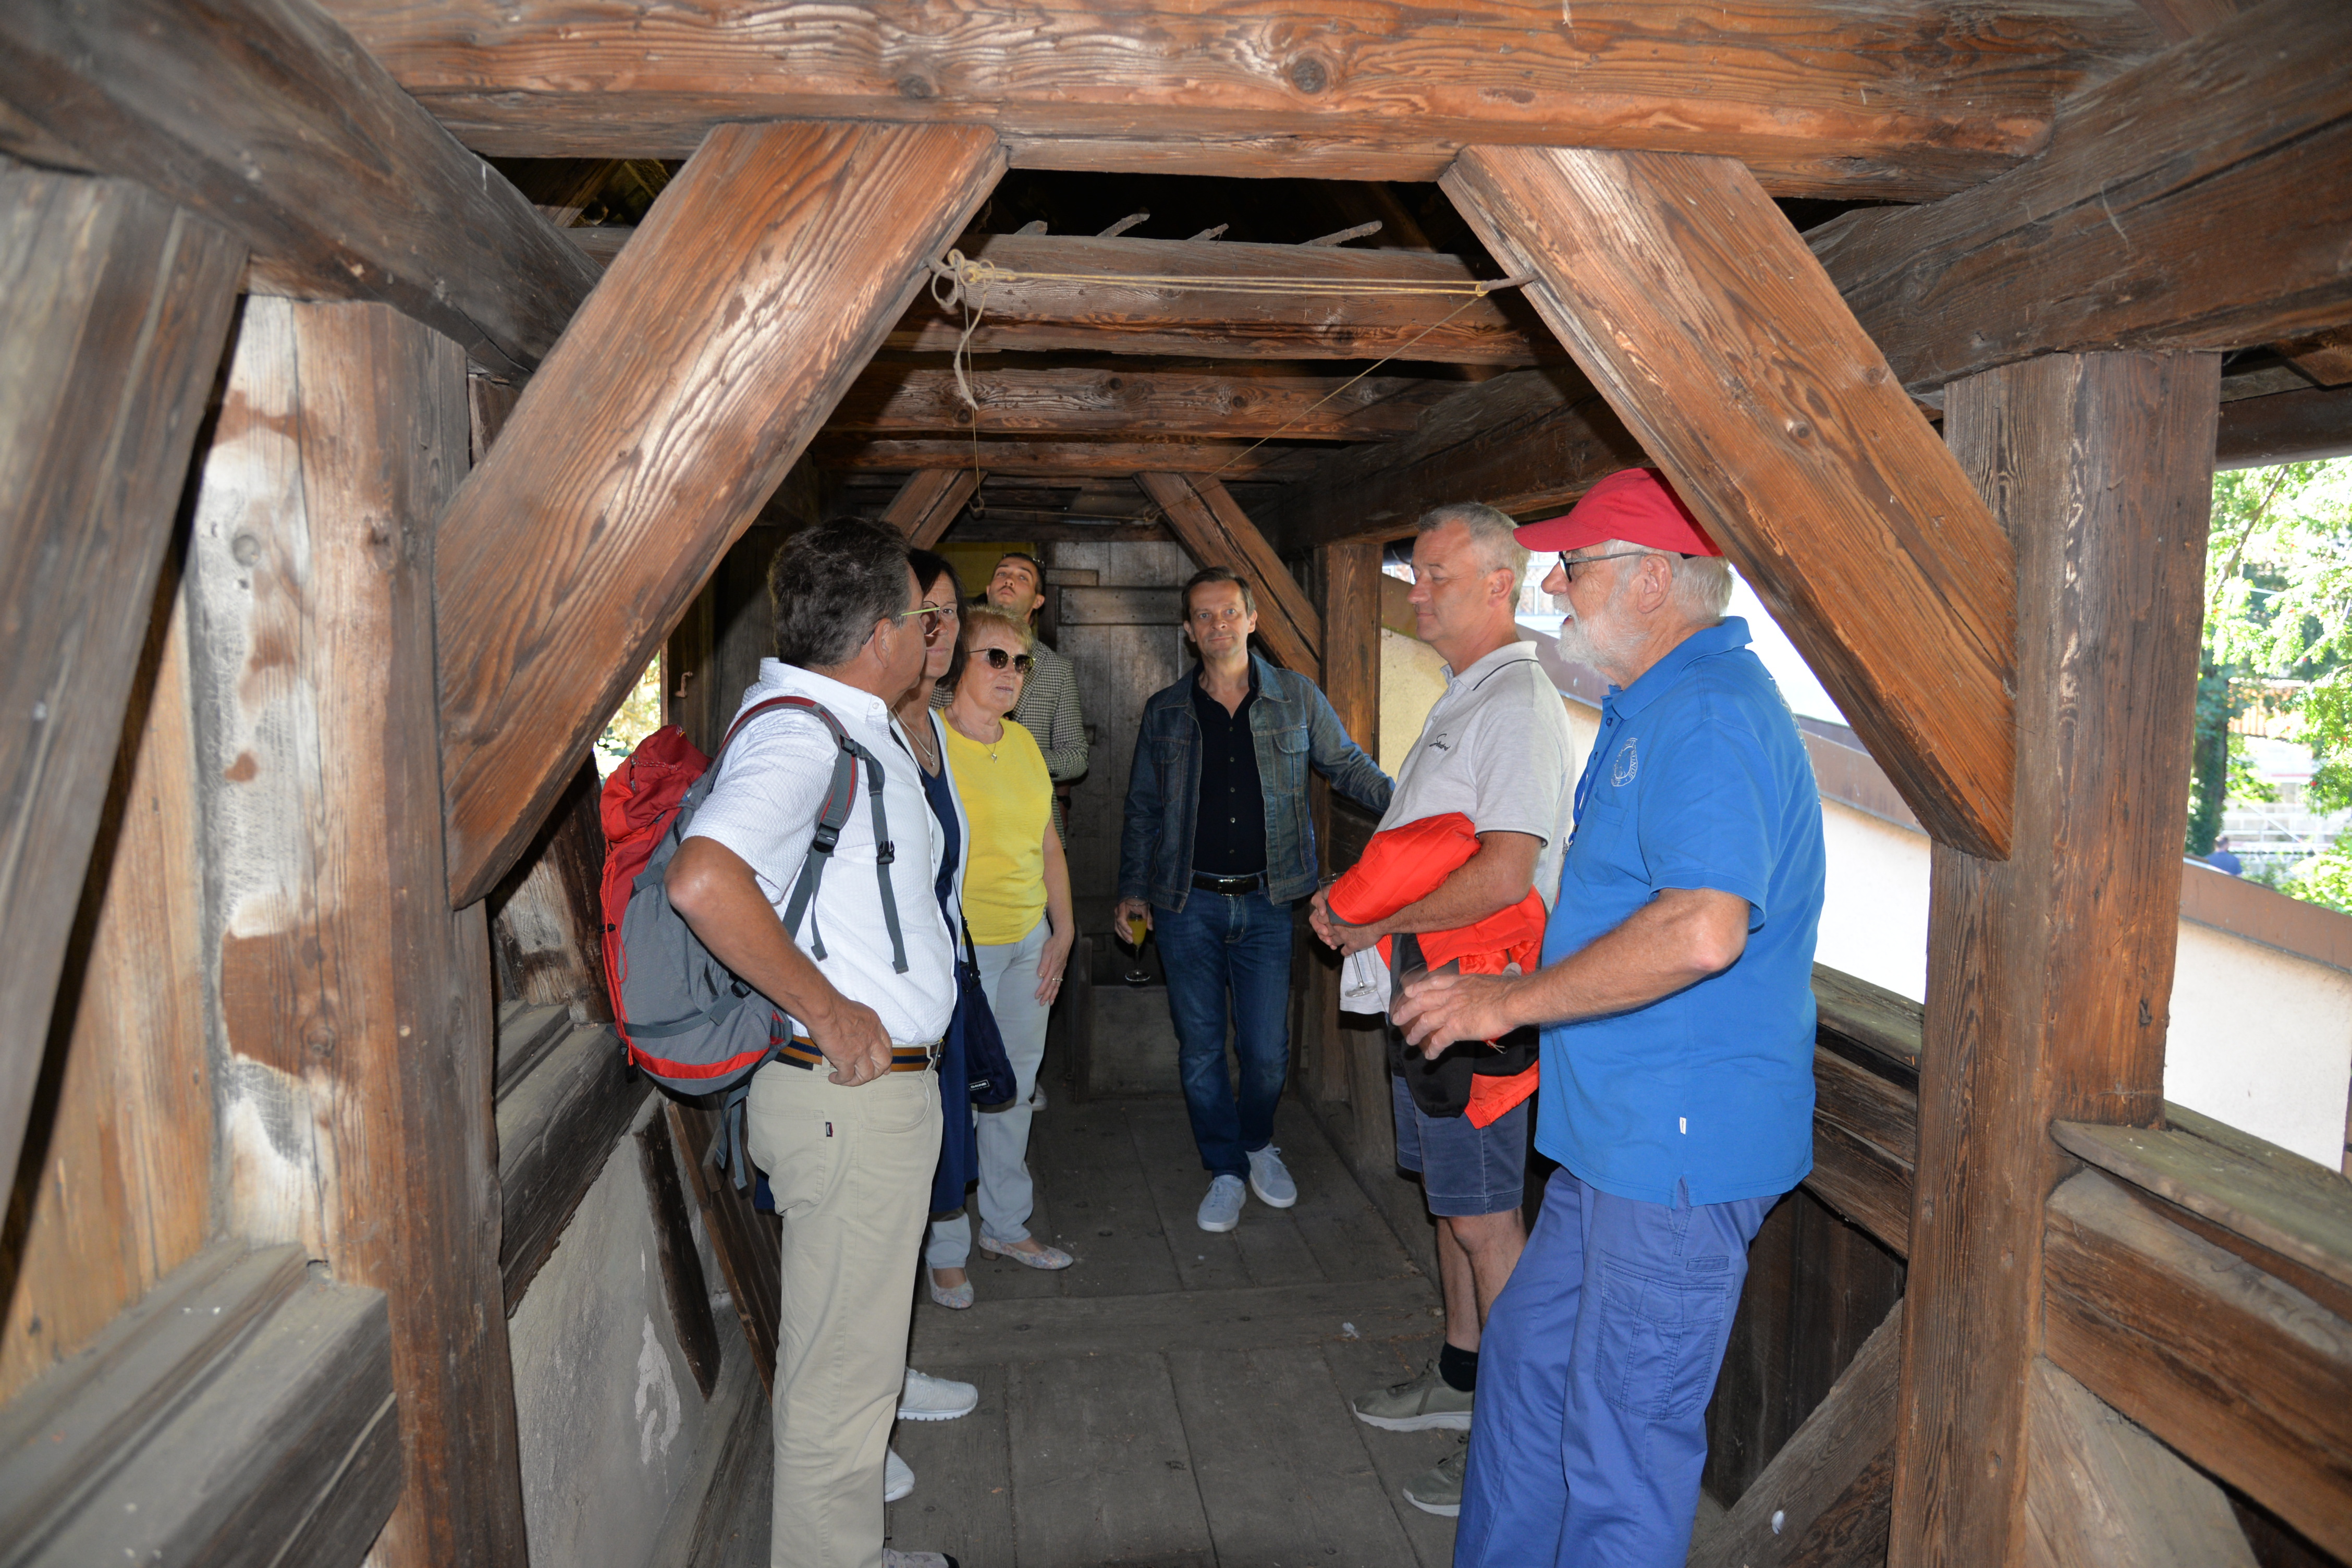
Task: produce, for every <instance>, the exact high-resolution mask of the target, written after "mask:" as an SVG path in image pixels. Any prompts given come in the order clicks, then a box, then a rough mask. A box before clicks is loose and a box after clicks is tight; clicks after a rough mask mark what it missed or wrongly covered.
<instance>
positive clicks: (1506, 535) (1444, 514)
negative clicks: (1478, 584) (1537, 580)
mask: <svg viewBox="0 0 2352 1568" xmlns="http://www.w3.org/2000/svg"><path fill="white" fill-rule="evenodd" d="M1449 522H1458V523H1460V524H1461V525H1462V527H1463V530H1464V531H1465V532H1466V533H1468V534H1469V535H1470V542H1471V543H1473V544H1475V546H1477V549H1478V554H1479V557H1480V559H1482V560H1484V561H1485V562H1486V570H1487V571H1489V572H1508V573H1509V574H1511V586H1512V588H1513V590H1514V591H1516V590H1517V587H1518V585H1519V583H1520V582H1521V580H1522V579H1524V578H1525V577H1526V576H1527V574H1528V547H1527V546H1526V545H1524V544H1521V543H1520V542H1518V539H1517V537H1516V531H1517V528H1518V526H1519V525H1518V524H1517V523H1516V522H1513V521H1511V516H1510V514H1509V513H1508V512H1506V511H1501V510H1496V508H1494V507H1491V506H1488V505H1486V503H1485V502H1484V501H1475V500H1457V501H1448V502H1446V503H1445V504H1444V506H1433V507H1431V508H1430V509H1429V510H1427V511H1425V512H1423V513H1422V514H1421V521H1419V522H1416V523H1414V524H1413V525H1412V531H1414V532H1415V533H1434V532H1435V531H1437V530H1439V529H1441V528H1444V526H1445V525H1446V524H1447V523H1449Z"/></svg>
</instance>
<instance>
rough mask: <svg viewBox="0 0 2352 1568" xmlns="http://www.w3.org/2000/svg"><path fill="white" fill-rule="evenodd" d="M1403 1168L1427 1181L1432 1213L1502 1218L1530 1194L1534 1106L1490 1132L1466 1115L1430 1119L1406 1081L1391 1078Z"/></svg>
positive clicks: (1515, 1111) (1522, 1107) (1520, 1107)
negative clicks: (1530, 1119)
mask: <svg viewBox="0 0 2352 1568" xmlns="http://www.w3.org/2000/svg"><path fill="white" fill-rule="evenodd" d="M1389 1095H1390V1099H1391V1102H1392V1103H1393V1104H1394V1106H1395V1109H1396V1142H1397V1163H1398V1164H1400V1165H1402V1166H1403V1167H1404V1168H1405V1169H1406V1170H1408V1171H1411V1172H1413V1173H1415V1174H1417V1175H1419V1176H1420V1177H1421V1186H1422V1191H1423V1193H1424V1194H1427V1196H1428V1198H1429V1212H1430V1213H1432V1214H1434V1215H1446V1216H1447V1217H1449V1218H1458V1217H1466V1216H1468V1215H1482V1214H1501V1213H1503V1212H1504V1211H1506V1210H1507V1209H1515V1208H1517V1207H1518V1206H1519V1205H1520V1203H1521V1202H1522V1201H1523V1200H1524V1199H1525V1197H1526V1195H1527V1182H1528V1106H1530V1105H1532V1104H1534V1103H1535V1102H1534V1101H1533V1100H1521V1101H1519V1102H1518V1104H1517V1105H1515V1106H1513V1107H1511V1109H1510V1110H1507V1111H1506V1112H1504V1113H1503V1115H1502V1116H1500V1117H1499V1118H1497V1119H1496V1121H1493V1122H1491V1123H1489V1124H1488V1125H1486V1126H1485V1127H1473V1126H1471V1125H1470V1119H1469V1118H1468V1117H1466V1116H1428V1115H1424V1114H1423V1112H1422V1109H1421V1107H1419V1106H1418V1105H1415V1104H1414V1103H1413V1102H1412V1091H1411V1090H1410V1089H1406V1088H1405V1086H1404V1079H1402V1078H1401V1077H1400V1076H1398V1075H1397V1074H1395V1073H1391V1074H1389Z"/></svg>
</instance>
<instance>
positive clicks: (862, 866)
mask: <svg viewBox="0 0 2352 1568" xmlns="http://www.w3.org/2000/svg"><path fill="white" fill-rule="evenodd" d="M768 585H769V591H770V593H771V594H772V595H773V597H774V601H775V605H776V651H777V654H778V656H779V657H778V658H772V659H763V660H761V665H760V679H759V681H758V682H757V683H756V684H755V685H753V686H752V688H751V689H750V690H749V691H747V692H745V693H744V695H743V708H744V709H749V708H751V706H753V705H754V704H757V703H760V702H764V701H767V700H770V699H772V698H775V697H783V696H800V697H806V698H809V699H811V700H814V701H816V702H818V703H821V704H822V705H823V706H824V708H825V709H826V710H828V711H830V712H831V713H832V714H833V716H834V717H835V719H837V720H839V721H840V722H841V726H842V728H843V729H844V730H845V731H847V732H848V734H849V736H850V737H851V738H852V739H853V740H855V741H856V742H857V743H858V744H859V745H861V746H863V747H864V748H865V749H866V752H869V753H870V754H871V755H873V756H874V757H876V758H878V759H880V760H881V763H882V774H883V788H882V806H883V814H884V821H885V825H886V826H885V831H886V833H887V836H888V839H889V842H890V844H891V846H892V854H891V856H890V858H889V859H888V860H887V861H885V860H884V859H883V858H882V855H881V852H880V849H879V847H878V846H877V838H876V834H875V830H874V816H873V813H872V810H871V807H870V803H869V801H868V798H867V795H866V779H865V778H864V777H862V776H861V777H860V779H859V781H858V790H857V802H856V806H855V807H854V808H853V809H852V811H851V813H850V816H849V820H848V822H847V823H846V824H845V825H844V826H843V827H842V830H841V838H840V842H839V844H838V845H837V846H836V847H835V850H834V852H833V858H832V861H831V864H830V866H829V867H828V868H827V871H826V874H825V876H824V882H823V885H822V887H821V888H820V889H819V891H818V893H817V896H816V899H815V900H814V904H813V905H812V907H811V908H810V910H809V911H808V913H807V915H806V916H805V918H804V919H803V922H802V927H801V941H800V942H795V941H794V940H793V936H792V935H791V933H789V932H788V931H785V929H784V926H783V922H782V919H781V918H780V917H781V913H782V908H783V904H784V900H786V899H787V898H789V897H790V895H791V892H792V889H793V883H794V882H795V881H796V880H797V879H799V876H800V870H801V865H802V862H803V860H805V859H806V858H807V857H808V852H809V846H810V844H811V843H812V842H813V841H814V837H815V832H816V822H817V817H818V815H819V814H820V812H821V811H822V809H823V807H824V797H825V794H826V790H827V786H828V785H829V784H830V782H831V780H832V777H833V768H834V759H835V755H836V748H835V744H834V741H833V737H832V735H831V733H830V732H829V731H827V730H826V729H825V728H824V725H823V724H822V723H821V722H819V721H817V720H815V719H814V718H812V717H810V716H808V715H806V714H804V713H798V712H793V711H791V710H775V711H772V712H769V713H765V714H762V715H761V716H760V717H759V718H758V719H755V720H753V721H751V724H750V725H749V726H748V727H747V728H746V729H745V730H744V731H743V733H742V734H740V736H738V737H737V738H736V740H735V742H734V743H733V745H731V746H730V747H729V748H728V750H727V753H726V756H725V758H724V760H723V761H722V762H721V763H720V764H719V776H718V778H717V780H716V781H715V782H714V784H713V785H712V788H711V791H710V794H709V797H708V798H707V799H706V800H705V801H704V802H703V805H702V806H701V808H700V809H699V810H698V812H696V814H695V816H694V820H693V822H692V824H691V826H689V828H688V833H687V837H686V841H685V842H684V843H683V844H681V845H680V846H679V847H678V850H677V856H676V858H673V859H672V860H671V862H670V867H669V874H668V879H667V888H668V890H669V897H670V902H671V903H672V905H673V906H675V907H676V909H677V911H678V913H679V914H681V915H683V916H684V917H685V918H686V921H687V923H688V925H689V926H691V927H692V928H693V929H694V933H695V935H697V936H698V937H700V938H701V939H702V942H703V944H704V945H705V946H707V947H708V948H709V949H710V951H711V952H712V954H713V955H714V956H715V957H717V958H718V959H719V962H720V963H724V964H725V965H726V966H727V967H728V968H729V969H730V970H731V971H733V972H734V973H735V974H736V975H737V976H738V977H739V978H740V979H743V980H747V981H749V982H751V984H752V985H753V986H755V987H756V988H757V989H758V990H759V991H760V993H761V994H763V995H765V996H767V997H769V998H770V999H772V1000H773V1001H774V1002H775V1003H776V1004H777V1005H780V1006H782V1008H783V1009H784V1010H785V1011H786V1012H787V1013H789V1014H790V1015H791V1016H792V1018H793V1035H794V1045H793V1046H790V1047H786V1048H785V1054H784V1057H783V1058H782V1059H781V1060H778V1061H772V1062H770V1063H769V1064H768V1065H767V1066H766V1067H763V1068H761V1069H760V1070H759V1072H758V1073H756V1074H754V1075H753V1077H752V1079H751V1107H750V1112H749V1115H748V1118H747V1122H746V1142H747V1144H748V1146H749V1151H750V1153H751V1159H752V1162H753V1163H755V1164H757V1165H758V1166H759V1167H760V1168H761V1170H763V1171H765V1172H766V1173H768V1181H769V1184H770V1186H771V1187H772V1189H773V1191H774V1193H775V1197H776V1210H777V1213H778V1214H779V1215H781V1216H782V1220H783V1300H782V1328H781V1332H780V1333H779V1336H778V1342H777V1346H776V1391H775V1512H774V1520H773V1527H772V1538H771V1542H770V1547H769V1552H770V1561H771V1562H772V1563H775V1564H777V1565H778V1568H783V1565H784V1564H787V1563H789V1564H791V1565H792V1568H877V1565H879V1568H939V1565H940V1564H942V1563H948V1559H946V1558H945V1557H943V1556H941V1555H940V1554H938V1553H934V1552H894V1551H887V1550H886V1549H885V1548H884V1547H883V1545H882V1526H883V1517H882V1506H883V1467H884V1464H885V1456H886V1454H887V1451H888V1445H889V1437H890V1422H891V1419H892V1416H893V1415H895V1414H896V1412H897V1409H898V1400H899V1395H900V1393H901V1389H902V1379H903V1376H904V1373H905V1372H906V1353H907V1330H908V1320H909V1318H910V1316H911V1315H912V1312H913V1309H914V1286H915V1279H914V1275H915V1257H916V1248H917V1247H918V1245H919V1242H920V1240H921V1237H922V1232H923V1222H924V1219H925V1217H926V1210H927V1208H928V1206H929V1200H930V1187H931V1168H932V1166H933V1165H934V1164H935V1163H937V1162H938V1160H939V1151H940V1091H939V1081H938V1077H937V1073H936V1070H935V1062H936V1058H937V1054H938V1047H939V1042H940V1037H941V1036H943V1035H945V1034H946V1033H947V1027H948V1020H949V1016H950V1014H951V1013H952V1012H953V1011H954V1007H955V969H954V964H955V956H954V952H955V950H954V946H953V943H952V942H951V940H950V937H949V935H948V930H947V922H946V921H945V919H944V918H943V917H942V916H941V915H940V904H939V900H938V899H936V898H935V897H934V896H933V895H932V890H931V889H932V881H933V879H934V878H935V876H936V875H937V873H938V868H939V862H940V856H941V853H942V847H941V845H940V840H939V837H937V835H936V834H935V833H934V832H933V831H932V823H933V821H934V818H933V817H932V815H931V809H930V805H929V801H928V800H927V799H926V797H925V795H924V793H923V786H922V783H921V780H920V778H919V775H918V773H917V772H916V767H915V763H914V758H913V756H912V755H911V753H909V752H908V750H907V747H906V743H905V742H904V741H903V740H901V739H900V737H899V735H898V731H897V730H896V727H895V725H894V723H893V721H892V720H891V717H890V710H891V707H892V705H893V704H894V703H896V702H897V701H898V699H899V698H901V697H902V696H904V695H905V694H906V692H907V691H908V689H909V688H911V687H912V686H913V685H914V683H915V682H916V680H917V679H919V678H920V677H921V674H922V669H923V627H924V621H923V616H922V614H921V605H922V597H921V595H920V593H919V591H918V589H917V587H916V583H915V574H914V572H913V571H912V569H910V568H909V567H908V564H907V551H906V545H905V542H904V541H903V540H901V539H900V538H899V537H898V534H897V532H895V531H892V530H889V529H886V528H881V527H877V526H876V525H875V524H872V523H867V522H864V521H858V520H856V519H842V520H837V521H833V522H828V523H824V524H822V525H820V526H819V527H816V528H813V529H810V530H808V531H805V532H803V533H800V534H797V535H795V536H794V537H793V540H792V541H791V542H789V543H787V544H786V545H785V546H784V548H783V550H782V552H779V554H778V555H777V557H776V562H775V565H774V567H773V568H772V570H771V572H770V574H769V584H768ZM738 711H739V712H740V711H741V710H738ZM862 771H863V770H862V767H861V773H862ZM886 866H887V874H888V879H889V889H890V891H889V894H888V897H887V900H886V898H885V895H884V892H883V881H882V875H881V873H882V871H883V869H884V868H885V867H886ZM890 905H895V906H896V910H895V913H893V911H892V910H891V909H890V908H889V906H890ZM803 943H805V944H806V945H807V947H808V950H809V951H808V952H803ZM819 945H822V947H823V950H824V956H822V957H818V958H811V957H810V956H809V952H814V951H815V950H816V949H817V947H818V946H819ZM902 949H903V952H904V957H905V969H904V972H903V973H901V972H900V970H899V967H898V953H899V952H900V951H901V950H902Z"/></svg>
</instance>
